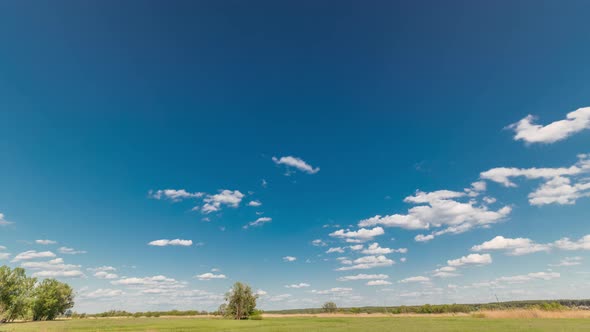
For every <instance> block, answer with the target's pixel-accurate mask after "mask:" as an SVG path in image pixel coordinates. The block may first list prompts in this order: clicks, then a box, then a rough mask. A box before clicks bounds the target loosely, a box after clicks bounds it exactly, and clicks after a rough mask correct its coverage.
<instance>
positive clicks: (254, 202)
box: [248, 201, 262, 207]
mask: <svg viewBox="0 0 590 332" xmlns="http://www.w3.org/2000/svg"><path fill="white" fill-rule="evenodd" d="M261 205H262V203H261V202H260V201H250V202H248V206H254V207H259V206H261Z"/></svg>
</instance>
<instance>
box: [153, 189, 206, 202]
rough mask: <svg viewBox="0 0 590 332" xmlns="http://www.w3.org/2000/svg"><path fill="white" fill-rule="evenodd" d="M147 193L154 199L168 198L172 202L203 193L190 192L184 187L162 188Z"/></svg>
mask: <svg viewBox="0 0 590 332" xmlns="http://www.w3.org/2000/svg"><path fill="white" fill-rule="evenodd" d="M148 195H149V196H150V197H151V198H155V199H169V200H171V201H173V202H180V201H182V200H183V199H187V198H198V197H202V196H203V195H204V194H203V193H200V192H196V193H191V192H188V191H186V190H184V189H178V190H177V189H163V190H156V191H153V190H150V191H149V193H148Z"/></svg>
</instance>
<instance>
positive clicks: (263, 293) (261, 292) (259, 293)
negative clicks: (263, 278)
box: [256, 289, 268, 296]
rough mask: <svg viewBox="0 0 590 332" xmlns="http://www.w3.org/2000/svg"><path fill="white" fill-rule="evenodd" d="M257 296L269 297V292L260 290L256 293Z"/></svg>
mask: <svg viewBox="0 0 590 332" xmlns="http://www.w3.org/2000/svg"><path fill="white" fill-rule="evenodd" d="M256 295H258V296H266V295H268V292H267V291H264V290H262V289H259V290H257V291H256Z"/></svg>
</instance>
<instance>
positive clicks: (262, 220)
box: [244, 217, 272, 228]
mask: <svg viewBox="0 0 590 332" xmlns="http://www.w3.org/2000/svg"><path fill="white" fill-rule="evenodd" d="M271 221H272V218H269V217H261V218H258V219H256V220H255V221H252V222H250V223H248V225H247V226H244V228H248V226H252V227H256V226H262V225H264V224H265V223H267V222H271Z"/></svg>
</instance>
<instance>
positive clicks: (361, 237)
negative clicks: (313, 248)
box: [330, 227, 385, 243]
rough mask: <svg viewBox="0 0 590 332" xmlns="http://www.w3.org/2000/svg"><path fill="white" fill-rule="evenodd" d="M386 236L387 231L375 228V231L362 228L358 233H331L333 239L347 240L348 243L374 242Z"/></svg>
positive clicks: (341, 230)
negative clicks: (375, 238)
mask: <svg viewBox="0 0 590 332" xmlns="http://www.w3.org/2000/svg"><path fill="white" fill-rule="evenodd" d="M383 234H385V231H384V230H383V228H381V227H375V228H373V229H366V228H361V229H359V230H358V231H351V230H348V229H346V230H344V229H340V230H337V231H335V232H333V233H330V236H331V237H336V238H341V239H345V240H346V241H347V242H353V243H354V242H365V241H369V240H372V239H373V238H374V237H376V236H379V235H383Z"/></svg>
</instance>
